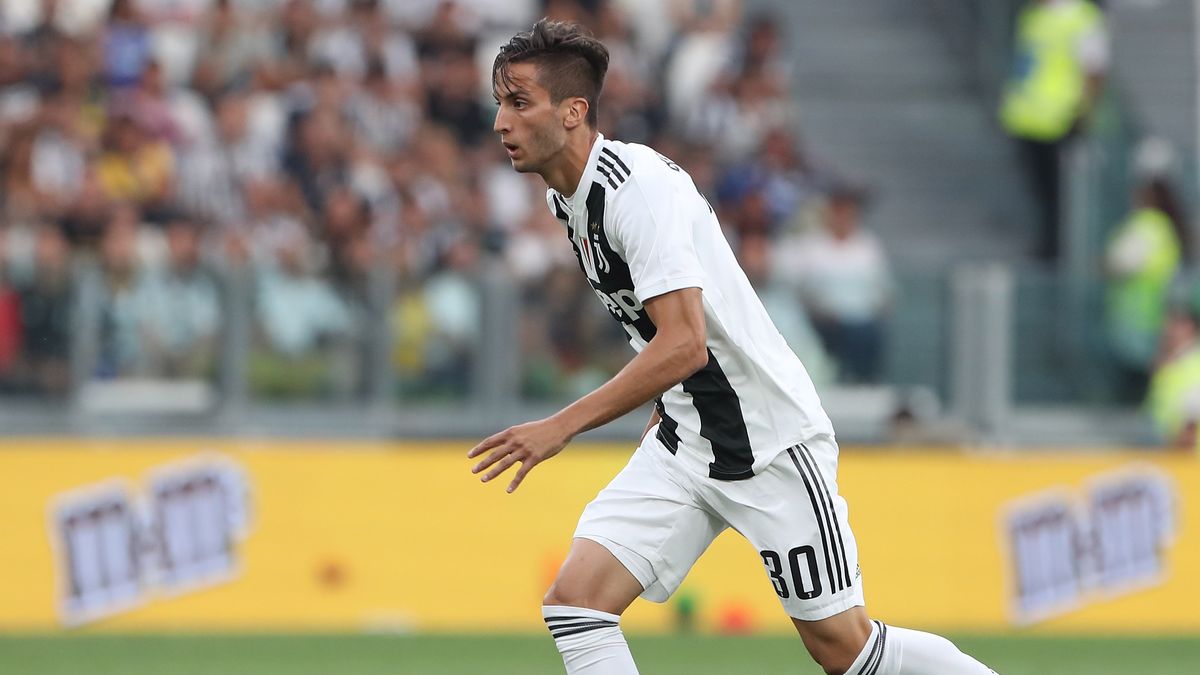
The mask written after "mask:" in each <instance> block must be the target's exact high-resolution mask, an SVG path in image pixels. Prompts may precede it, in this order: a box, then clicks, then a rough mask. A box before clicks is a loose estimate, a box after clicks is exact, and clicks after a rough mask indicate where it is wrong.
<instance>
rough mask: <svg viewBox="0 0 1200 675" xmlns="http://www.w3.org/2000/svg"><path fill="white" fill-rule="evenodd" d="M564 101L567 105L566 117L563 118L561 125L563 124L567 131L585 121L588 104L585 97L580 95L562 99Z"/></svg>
mask: <svg viewBox="0 0 1200 675" xmlns="http://www.w3.org/2000/svg"><path fill="white" fill-rule="evenodd" d="M564 103H565V104H566V106H567V110H566V117H564V118H563V126H565V127H566V128H567V130H568V131H570V130H572V129H574V128H575V127H577V126H579V125H581V124H583V123H585V122H587V114H588V107H589V106H588V102H587V99H586V98H583V97H582V96H576V97H575V98H572V99H569V100H567V101H564Z"/></svg>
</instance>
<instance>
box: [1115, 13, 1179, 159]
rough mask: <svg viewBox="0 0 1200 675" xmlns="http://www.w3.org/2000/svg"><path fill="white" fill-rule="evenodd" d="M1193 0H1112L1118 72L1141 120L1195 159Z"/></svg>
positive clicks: (1127, 100) (1125, 96) (1146, 127)
mask: <svg viewBox="0 0 1200 675" xmlns="http://www.w3.org/2000/svg"><path fill="white" fill-rule="evenodd" d="M1193 4H1194V3H1193V2H1192V0H1112V1H1111V2H1110V3H1109V8H1108V20H1109V30H1110V31H1111V34H1112V47H1113V67H1112V70H1113V77H1114V79H1115V80H1116V86H1117V87H1119V89H1120V91H1121V93H1122V98H1123V100H1124V102H1125V104H1126V105H1127V106H1128V107H1129V108H1130V111H1131V112H1132V113H1133V115H1134V116H1135V120H1136V122H1137V124H1138V125H1139V126H1140V127H1141V128H1142V129H1143V130H1144V131H1145V132H1147V133H1150V134H1153V135H1156V136H1161V137H1163V138H1165V139H1166V140H1168V141H1170V142H1171V143H1172V145H1174V146H1175V149H1176V151H1177V152H1178V153H1179V155H1180V156H1181V157H1183V158H1186V159H1187V160H1189V161H1191V159H1192V156H1193V153H1194V152H1195V151H1196V134H1197V110H1196V105H1197V104H1196V87H1197V72H1196V45H1195V39H1196V18H1195V11H1196V9H1195V8H1194V7H1193Z"/></svg>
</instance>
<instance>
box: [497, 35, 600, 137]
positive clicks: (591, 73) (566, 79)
mask: <svg viewBox="0 0 1200 675" xmlns="http://www.w3.org/2000/svg"><path fill="white" fill-rule="evenodd" d="M514 63H533V64H535V65H536V66H537V67H538V84H539V85H541V86H542V87H544V88H545V89H546V91H548V92H550V100H551V101H553V102H554V103H559V102H560V101H562V100H563V99H565V98H570V97H576V96H578V97H580V98H583V99H586V100H587V103H588V114H587V122H588V124H590V125H591V126H592V127H593V128H595V126H596V113H597V110H598V108H597V106H596V101H597V100H598V99H599V98H600V90H601V89H602V88H603V87H604V75H605V74H606V73H608V49H607V48H606V47H605V46H604V44H603V43H601V42H600V41H599V40H597V39H596V38H594V37H592V35H591V33H589V32H588V30H587V29H586V28H584V27H583V26H580V25H579V24H575V23H567V22H564V21H550V20H549V19H542V20H541V21H538V22H537V23H535V24H533V28H532V29H530V30H528V31H525V32H522V33H517V34H516V35H514V36H513V37H512V39H511V40H509V41H508V44H506V45H504V46H503V47H501V48H500V53H499V54H497V55H496V60H495V62H493V63H492V84H493V86H495V83H496V79H497V77H499V79H500V81H502V82H504V84H506V85H510V86H511V84H512V83H511V80H509V77H508V67H509V66H510V65H511V64H514Z"/></svg>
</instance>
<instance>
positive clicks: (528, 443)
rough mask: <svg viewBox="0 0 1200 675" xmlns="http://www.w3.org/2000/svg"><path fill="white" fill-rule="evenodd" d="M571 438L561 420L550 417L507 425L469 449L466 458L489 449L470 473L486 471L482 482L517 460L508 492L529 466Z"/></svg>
mask: <svg viewBox="0 0 1200 675" xmlns="http://www.w3.org/2000/svg"><path fill="white" fill-rule="evenodd" d="M570 440H571V434H570V433H569V432H568V431H567V430H566V429H565V428H564V427H563V425H562V423H561V422H559V421H558V420H555V419H554V418H552V417H549V418H546V419H544V420H538V421H536V422H527V423H525V424H520V425H517V426H515V427H509V428H507V429H505V430H504V431H501V432H500V433H498V434H494V435H492V436H489V437H488V438H486V439H484V440H483V441H482V442H480V443H479V445H476V446H475V447H473V448H471V451H470V452H468V453H467V457H472V458H473V457H479V456H480V455H482V454H484V453H486V452H488V451H489V450H490V451H491V452H490V453H489V454H488V456H487V457H485V458H484V459H483V461H481V462H479V463H478V464H476V465H475V466H473V467H471V473H479V472H481V471H487V473H485V474H483V479H482V480H483V482H485V483H486V482H488V481H490V480H492V479H493V478H495V477H497V476H499V475H500V474H502V473H504V472H505V471H507V470H508V467H510V466H512V465H513V464H516V463H517V462H520V463H521V466H520V467H519V468H518V469H517V473H516V475H514V476H513V479H512V482H511V483H509V484H508V492H512V491H514V490H516V489H517V486H518V485H520V484H521V481H523V480H524V479H525V475H526V474H528V473H529V472H530V471H531V470H532V469H533V467H535V466H537V465H538V464H541V463H542V462H543V461H545V460H547V459H550V458H551V457H553V456H555V455H557V454H558V453H559V452H561V451H562V449H563V448H564V447H566V445H567V443H568V442H569V441H570Z"/></svg>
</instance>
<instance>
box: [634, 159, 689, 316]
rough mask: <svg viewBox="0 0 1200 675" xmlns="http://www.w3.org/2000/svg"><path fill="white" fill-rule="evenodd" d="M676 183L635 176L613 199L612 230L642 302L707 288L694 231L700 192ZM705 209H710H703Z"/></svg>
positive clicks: (636, 293)
mask: <svg viewBox="0 0 1200 675" xmlns="http://www.w3.org/2000/svg"><path fill="white" fill-rule="evenodd" d="M677 183H678V181H668V180H650V181H647V180H645V179H644V178H642V177H640V176H636V175H635V176H634V178H633V180H631V181H630V182H629V183H628V184H627V185H624V186H623V187H622V189H621V190H619V191H618V192H617V193H616V194H615V195H614V196H613V204H612V206H613V215H612V221H611V228H612V232H613V233H614V235H615V237H614V238H615V239H616V243H617V244H618V246H620V248H621V252H622V254H623V256H624V258H625V262H626V263H627V264H628V265H629V274H630V277H632V279H633V292H634V295H636V296H637V299H638V300H639V301H640V302H643V303H644V302H646V301H647V300H649V299H650V298H653V297H655V296H659V295H662V294H664V293H670V292H671V291H677V290H679V289H682V288H699V289H702V290H703V288H704V271H703V269H702V268H701V267H700V261H699V258H698V257H697V255H696V244H695V240H694V237H693V231H692V228H693V227H694V225H693V214H694V213H696V208H695V205H694V204H693V203H691V202H689V201H688V200H692V199H695V200H699V199H700V196H699V195H698V194H680V192H681V188H680V187H679V186H678V185H677ZM705 210H706V211H707V207H705Z"/></svg>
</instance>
